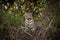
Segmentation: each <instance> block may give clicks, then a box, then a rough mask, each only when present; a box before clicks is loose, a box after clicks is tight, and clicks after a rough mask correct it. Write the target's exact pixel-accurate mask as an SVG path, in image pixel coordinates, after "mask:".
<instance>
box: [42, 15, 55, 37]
mask: <svg viewBox="0 0 60 40" xmlns="http://www.w3.org/2000/svg"><path fill="white" fill-rule="evenodd" d="M54 18H55V16H54V17H53V18H52V20H51V21H50V23H49V25H48V27H47V28H46V30H45V33H44V34H43V38H44V36H45V34H46V32H47V30H48V29H49V28H50V27H51V24H52V22H53V20H54Z"/></svg>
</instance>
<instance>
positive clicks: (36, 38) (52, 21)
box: [33, 16, 55, 40]
mask: <svg viewBox="0 0 60 40" xmlns="http://www.w3.org/2000/svg"><path fill="white" fill-rule="evenodd" d="M54 18H55V16H54V17H53V19H52V20H51V21H50V23H49V25H48V27H47V28H46V30H43V31H44V32H43V35H42V37H43V38H44V37H45V34H46V32H47V30H48V29H49V28H50V25H51V24H52V22H53V20H54ZM40 33H41V31H40V32H39V33H38V34H40ZM37 36H38V37H39V35H37ZM38 37H37V38H38ZM37 38H35V39H33V40H37Z"/></svg>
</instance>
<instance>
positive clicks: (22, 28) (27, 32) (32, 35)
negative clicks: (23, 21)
mask: <svg viewBox="0 0 60 40" xmlns="http://www.w3.org/2000/svg"><path fill="white" fill-rule="evenodd" d="M20 29H21V28H20ZM22 31H23V32H24V33H26V34H27V35H29V36H30V37H32V38H33V37H34V36H33V35H31V34H30V33H28V32H27V31H25V30H23V28H22Z"/></svg>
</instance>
